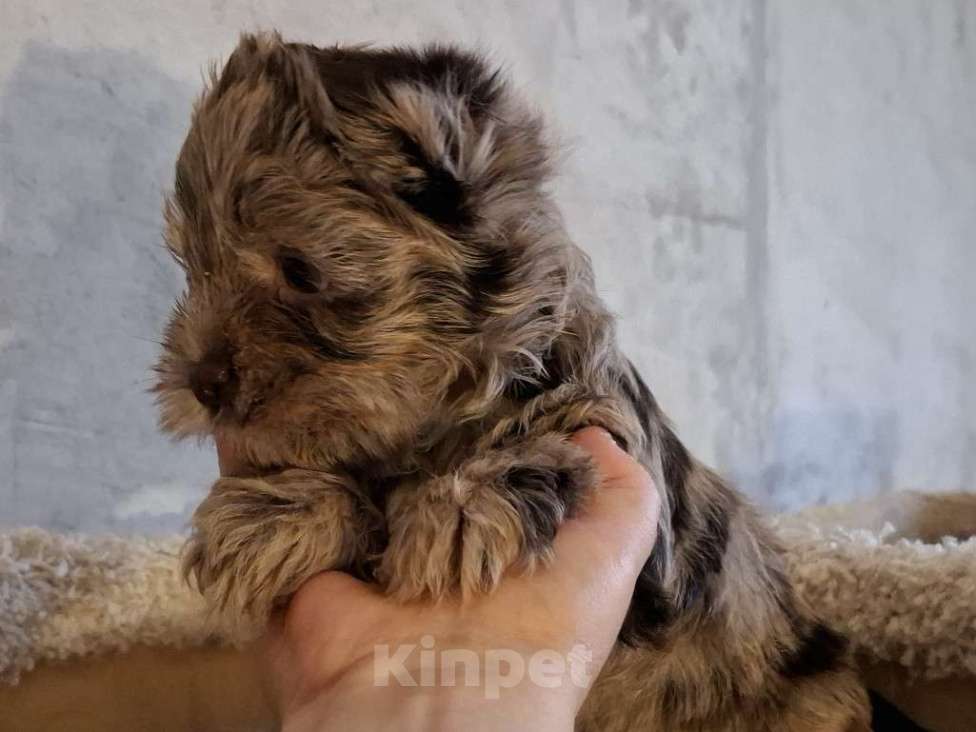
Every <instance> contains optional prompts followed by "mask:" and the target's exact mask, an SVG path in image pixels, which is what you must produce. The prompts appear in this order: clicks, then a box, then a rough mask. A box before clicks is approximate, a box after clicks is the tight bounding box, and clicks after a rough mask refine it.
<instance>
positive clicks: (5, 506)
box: [0, 0, 976, 531]
mask: <svg viewBox="0 0 976 732" xmlns="http://www.w3.org/2000/svg"><path fill="white" fill-rule="evenodd" d="M0 12H2V17H0V207H2V208H0V476H2V478H0V526H11V525H19V524H27V523H30V524H41V525H44V526H49V527H56V528H60V529H82V530H116V531H130V530H140V531H141V530H151V531H164V530H173V529H179V528H180V527H182V526H183V525H184V523H185V520H186V516H187V512H188V511H189V510H190V509H191V507H192V505H193V503H194V502H195V500H196V499H197V498H198V497H199V496H200V495H201V494H202V492H203V491H204V490H205V488H206V486H207V484H208V482H209V481H210V480H211V478H212V477H213V475H214V472H215V467H214V460H213V457H212V455H211V451H210V449H209V448H207V447H202V448H201V447H198V446H194V445H172V444H169V443H168V442H167V441H166V440H165V439H164V438H162V437H161V436H159V435H158V434H157V432H156V430H155V426H154V418H155V415H154V411H153V408H152V404H151V399H150V397H149V396H148V395H147V394H146V393H145V387H147V386H148V385H149V384H150V383H151V377H150V375H149V373H148V368H149V366H150V364H151V363H152V361H153V359H154V355H155V352H156V346H155V344H154V343H153V339H154V337H155V336H156V334H157V332H158V330H159V328H160V325H161V323H162V321H163V319H164V316H165V313H166V311H167V308H168V305H169V302H170V300H171V298H172V297H173V296H174V295H175V294H176V292H177V291H178V289H179V287H180V276H179V275H178V273H177V272H176V271H175V269H174V266H173V265H172V264H171V263H170V262H169V260H168V258H167V257H166V255H165V254H164V252H163V251H162V249H161V247H160V235H159V231H160V215H159V209H160V206H159V202H160V197H161V191H162V189H163V188H164V187H165V186H166V185H167V184H168V181H169V178H170V174H171V167H172V162H173V159H174V157H175V154H176V151H177V148H178V145H179V143H180V139H181V136H182V133H183V130H184V128H185V125H186V123H187V119H188V113H189V108H190V104H191V100H192V99H193V97H194V95H195V93H196V92H197V90H198V89H199V86H200V69H201V67H203V66H204V65H205V64H206V63H207V61H208V59H212V58H214V57H219V56H221V55H222V54H226V53H227V52H228V51H229V49H230V48H231V47H232V46H233V44H234V42H235V38H236V35H237V33H238V31H239V30H240V29H242V28H255V27H269V26H277V27H279V28H281V29H282V30H283V31H284V32H285V34H286V35H289V36H293V37H295V36H297V37H301V38H304V39H308V40H313V41H318V42H335V41H360V40H364V39H367V40H375V41H378V42H392V41H396V42H411V41H415V40H425V39H426V40H433V39H444V40H446V39H451V40H457V41H463V42H467V43H475V44H480V45H482V46H483V47H485V48H489V49H492V50H493V51H494V52H495V54H496V56H497V57H498V58H499V59H503V60H505V61H506V62H507V63H508V64H509V66H510V68H511V70H512V72H513V74H514V76H515V77H516V78H517V79H518V80H519V81H520V82H521V84H522V85H523V86H524V88H525V89H526V90H527V91H528V92H529V94H530V95H531V96H532V97H533V98H534V99H536V100H537V101H538V103H539V104H540V105H541V106H542V107H543V108H545V109H546V110H548V111H549V112H550V113H551V116H552V119H553V120H554V122H555V124H556V127H557V129H558V130H559V132H560V133H561V135H562V137H563V139H564V140H565V141H566V142H567V148H568V150H569V154H568V156H567V161H566V165H565V176H564V178H563V179H562V182H561V184H560V188H559V195H560V198H561V200H562V201H563V202H564V204H565V209H566V214H567V218H568V220H569V224H570V226H571V228H572V230H573V232H574V234H575V236H576V237H577V239H578V240H579V241H580V242H581V243H582V244H583V245H584V246H585V248H587V249H588V250H589V251H590V252H591V254H592V255H593V258H594V260H595V263H596V267H597V270H598V275H599V278H600V283H601V287H602V289H603V291H604V292H605V293H606V296H607V299H608V300H609V302H610V303H611V305H612V307H613V308H614V309H615V310H616V311H617V312H618V313H619V314H620V316H621V317H622V325H621V330H622V337H623V340H624V341H625V343H626V345H627V347H628V349H629V351H630V352H631V354H632V355H633V357H634V358H635V360H636V361H637V362H638V363H639V365H640V366H641V367H642V369H643V371H644V373H645V375H646V377H647V379H648V381H649V383H650V384H651V386H652V388H653V389H654V391H655V392H656V394H657V395H658V397H659V399H660V400H661V401H662V403H663V404H664V406H665V407H666V408H667V409H668V410H669V411H670V413H671V414H672V415H673V417H674V418H675V421H676V422H677V423H678V425H679V431H680V433H681V434H682V435H683V436H684V438H685V439H686V441H687V442H688V443H689V444H690V445H691V446H692V447H693V448H694V449H695V450H696V451H697V452H698V453H699V454H700V455H701V456H702V457H704V458H706V459H707V460H709V461H711V462H713V463H714V464H716V465H717V466H718V467H719V468H721V469H722V470H723V471H724V472H726V473H727V474H729V475H731V476H732V477H734V478H735V479H736V480H737V481H738V482H739V483H740V485H741V487H742V488H743V489H744V490H745V491H747V492H748V493H749V494H751V495H752V496H753V497H754V498H755V499H756V500H757V501H758V502H760V503H762V504H764V505H766V506H768V507H771V508H776V509H782V508H790V507H797V506H801V505H805V504H808V503H814V502H819V501H825V500H838V499H846V498H850V497H853V496H857V495H865V494H870V493H873V492H875V491H882V490H895V489H900V488H908V487H917V488H930V489H936V488H956V487H961V486H974V485H976V475H974V473H976V424H974V418H973V416H972V415H973V414H974V412H976V389H974V386H973V369H974V361H976V325H974V321H976V295H974V287H973V278H974V276H976V248H974V244H976V242H974V237H973V231H974V230H976V205H974V204H976V124H974V120H976V83H974V79H976V3H974V2H971V1H969V0H956V1H955V2H953V1H951V0H802V1H801V0H722V2H708V1H707V0H685V1H680V0H673V1H671V2H668V1H666V0H643V1H641V0H631V1H630V2H628V3H624V2H596V1H595V0H575V1H574V0H562V2H531V3H530V2H525V3H510V2H489V3H486V2H484V0H472V1H467V0H454V1H446V0H445V1H443V2H441V1H439V2H433V1H431V2H419V1H418V0H409V1H407V0H394V1H389V0H388V1H387V2H383V3H379V2H365V1H362V2H356V1H354V0H343V1H342V2H338V1H334V2H330V1H319V2H310V1H305V2H294V1H289V2H284V1H271V0H268V1H265V2H259V1H258V0H253V1H251V2H227V1H223V0H211V2H209V3H201V2H197V1H196V0H170V1H169V2H166V3H153V2H149V1H148V0H133V1H132V2H127V3H117V2H107V1H106V0H91V1H90V2H85V3H72V4H65V3H63V2H58V1H57V0H30V1H29V2H28V0H5V2H3V3H0Z"/></svg>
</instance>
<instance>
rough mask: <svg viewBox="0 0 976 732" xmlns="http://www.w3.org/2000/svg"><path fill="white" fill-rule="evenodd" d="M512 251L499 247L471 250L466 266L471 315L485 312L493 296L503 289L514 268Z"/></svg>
mask: <svg viewBox="0 0 976 732" xmlns="http://www.w3.org/2000/svg"><path fill="white" fill-rule="evenodd" d="M512 256H513V255H512V252H511V251H508V250H506V249H503V248H501V247H495V248H491V249H486V248H481V249H479V251H477V252H473V253H472V256H471V260H472V264H471V266H470V267H469V268H468V271H467V278H468V302H467V307H468V310H469V311H470V312H471V314H472V315H474V316H475V317H481V316H483V315H484V314H485V312H486V311H487V310H488V308H490V307H491V304H492V303H493V302H494V299H495V296H496V295H498V294H499V293H501V292H503V291H504V290H505V287H506V286H507V285H508V283H509V282H510V280H511V277H512V272H513V270H514V269H515V262H514V261H513V259H512Z"/></svg>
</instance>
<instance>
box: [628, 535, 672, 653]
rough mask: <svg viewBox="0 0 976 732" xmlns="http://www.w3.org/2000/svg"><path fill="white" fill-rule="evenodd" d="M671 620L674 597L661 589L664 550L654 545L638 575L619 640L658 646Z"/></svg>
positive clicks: (634, 644)
mask: <svg viewBox="0 0 976 732" xmlns="http://www.w3.org/2000/svg"><path fill="white" fill-rule="evenodd" d="M673 621H674V600H673V599H672V597H671V596H670V595H669V594H668V592H667V591H666V590H665V589H664V552H663V551H660V550H659V549H657V548H655V549H654V551H653V552H651V557H650V559H648V560H647V564H645V565H644V569H642V570H641V573H640V574H639V575H638V576H637V584H636V585H635V587H634V596H633V598H632V599H631V601H630V607H629V608H628V610H627V616H626V617H625V618H624V623H623V627H622V628H621V629H620V641H621V642H622V643H624V644H626V645H628V646H631V647H636V646H641V645H651V646H655V647H660V646H661V645H662V644H663V643H664V640H665V634H666V633H667V629H668V627H670V625H671V623H672V622H673Z"/></svg>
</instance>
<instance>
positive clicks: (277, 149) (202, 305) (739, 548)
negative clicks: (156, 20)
mask: <svg viewBox="0 0 976 732" xmlns="http://www.w3.org/2000/svg"><path fill="white" fill-rule="evenodd" d="M550 173H551V159H550V150H549V147H548V146H547V144H546V140H545V137H544V133H543V128H542V125H541V123H540V120H539V119H538V117H537V116H535V115H534V114H533V113H532V112H531V111H530V110H529V109H528V107H527V106H525V105H524V104H522V103H521V102H520V100H519V99H518V98H517V97H516V96H515V95H514V94H513V93H512V91H511V90H510V89H508V88H507V87H506V85H505V83H504V82H503V80H502V79H501V78H500V77H499V75H498V73H497V72H494V71H492V70H491V69H489V68H488V67H487V66H486V65H485V63H484V62H483V61H482V60H480V59H479V58H477V57H476V56H473V55H471V54H469V53H465V52H463V51H459V50H456V49H453V48H448V47H439V46H434V47H430V48H425V49H423V50H417V51H415V50H406V49H388V50H371V49H366V48H360V47H352V48H324V49H323V48H316V47H313V46H308V45H302V44H294V43H284V42H283V41H282V40H281V38H280V37H278V36H277V35H258V36H244V37H243V39H242V40H241V43H240V45H239V46H238V48H237V49H236V50H235V51H234V53H233V54H232V56H231V57H230V59H229V61H228V62H227V64H226V66H225V67H224V69H223V70H222V71H221V72H220V73H219V75H218V74H215V75H214V78H213V80H212V83H211V84H210V86H209V88H208V89H207V90H206V92H205V93H204V95H203V97H202V98H201V99H200V101H199V102H198V104H197V105H196V108H195V110H194V114H193V120H192V125H191V127H190V131H189V134H188V136H187V139H186V142H185V144H184V146H183V149H182V152H181V153H180V157H179V161H178V162H177V165H176V181H175V189H174V192H173V195H172V197H171V198H170V200H169V201H168V204H167V207H166V220H167V241H168V244H169V247H170V249H171V250H172V252H173V255H174V256H175V257H176V259H177V261H178V262H179V263H180V264H181V265H182V267H183V268H184V269H185V271H186V277H187V287H186V292H185V293H184V295H183V296H182V297H181V298H180V300H179V301H178V303H177V304H176V308H175V311H174V313H173V316H172V319H171V321H170V323H169V325H168V327H167V329H166V333H165V342H164V351H163V354H162V357H161V359H160V362H159V364H158V367H157V368H158V373H159V383H158V387H157V390H158V398H159V403H160V406H161V410H162V424H163V426H164V427H165V428H166V429H167V430H169V431H170V432H171V433H173V434H175V435H178V436H184V435H213V436H215V437H216V439H217V441H218V444H219V445H220V446H221V447H222V448H225V449H226V450H227V451H229V452H232V453H234V454H238V455H243V456H245V458H246V460H247V462H248V464H249V466H250V467H249V470H248V472H249V473H250V474H249V475H241V476H240V477H225V478H222V479H220V480H218V481H217V482H216V484H214V486H213V488H212V489H211V491H210V494H209V496H208V497H207V498H206V500H205V501H204V502H203V504H202V505H201V506H200V507H199V509H198V510H197V511H196V514H195V516H194V518H193V535H192V537H191V538H190V542H189V545H188V549H187V553H186V565H185V566H186V571H187V572H188V574H189V575H192V577H193V578H194V580H195V582H196V584H197V586H198V587H199V589H200V591H202V592H203V594H204V595H205V597H206V598H207V600H208V601H209V603H210V604H211V606H212V607H213V608H214V609H215V610H216V611H218V612H219V613H220V614H221V615H222V616H224V617H225V618H227V619H230V620H233V621H235V622H238V623H244V624H249V625H251V626H254V625H257V626H260V624H261V623H262V622H263V621H264V620H265V619H266V618H267V616H268V615H269V613H270V612H271V611H272V610H273V609H274V608H275V606H277V605H279V604H281V603H283V602H285V601H287V599H288V597H289V596H290V595H291V594H292V593H294V592H295V590H296V589H297V588H298V587H299V586H300V585H301V584H302V582H303V581H304V580H306V579H307V578H308V577H309V576H310V575H312V574H314V573H316V572H319V571H321V570H325V569H336V568H341V569H345V570H347V571H351V572H353V573H355V574H356V575H357V576H360V577H366V578H370V579H372V580H375V581H377V582H379V583H381V584H382V586H383V587H385V588H386V590H387V591H388V592H389V593H390V594H391V595H393V596H394V597H396V598H400V599H402V600H404V601H408V600H415V599H428V600H430V599H437V598H439V597H442V596H445V595H448V594H452V593H460V594H461V595H462V596H464V595H473V594H477V593H486V592H491V590H492V589H493V588H494V587H495V586H496V585H497V584H498V582H499V581H500V579H501V577H502V575H503V574H504V573H505V571H506V570H508V569H509V568H517V569H521V570H523V571H530V570H531V569H532V568H533V567H534V566H537V565H538V564H539V563H540V562H545V560H546V558H547V557H548V556H549V552H550V548H551V544H552V540H553V537H554V535H555V533H556V532H557V530H558V529H559V525H560V523H561V522H562V521H563V520H564V519H565V518H566V517H567V516H570V515H572V513H573V512H574V511H575V510H577V508H578V507H579V506H580V505H581V503H582V502H583V501H584V500H585V497H586V494H587V492H588V491H590V490H593V489H594V472H593V470H592V469H591V465H590V463H589V461H588V459H587V458H586V456H585V455H584V454H583V453H582V452H581V451H580V450H579V449H578V448H577V447H575V446H574V445H573V444H571V443H570V442H568V441H567V436H568V435H569V434H570V433H572V432H573V431H575V430H577V429H580V428H581V427H584V426H586V425H600V426H603V427H605V428H606V429H607V430H609V431H610V432H611V433H612V434H613V435H614V436H615V437H616V438H617V439H618V440H619V441H620V442H621V444H623V445H624V446H625V447H626V449H627V450H628V451H629V452H630V453H631V454H632V455H634V456H636V457H637V458H638V459H639V460H640V462H641V463H642V464H643V465H644V466H645V468H646V469H647V470H648V471H649V472H650V474H651V475H652V476H653V478H654V480H655V481H656V484H657V485H658V486H659V488H660V490H661V492H662V500H663V504H664V510H663V512H662V518H661V526H660V530H659V539H658V542H657V546H656V548H655V550H654V553H653V555H652V557H651V559H650V560H649V562H648V564H647V566H646V568H645V570H644V572H643V574H642V575H641V577H640V580H639V583H638V585H637V588H636V592H635V595H634V599H633V604H632V607H631V611H630V613H629V616H628V618H627V621H626V624H625V627H624V628H623V631H622V634H621V643H620V644H619V646H618V648H617V650H616V651H615V653H614V655H613V657H612V658H611V660H610V661H609V663H608V664H607V666H606V668H605V669H604V671H603V673H602V675H601V678H600V679H599V680H598V681H597V683H596V686H595V688H594V689H593V691H592V694H591V696H590V698H589V699H588V701H587V703H586V705H585V706H584V708H583V710H582V711H581V714H580V717H579V726H580V728H581V729H586V730H634V729H661V730H665V729H666V730H689V731H690V730H729V731H733V730H735V731H741V732H746V731H748V732H760V731H763V730H765V731H768V732H790V731H792V732H799V731H804V732H805V731H810V732H813V731H814V730H816V731H817V732H823V731H824V730H831V731H834V730H835V731H836V732H847V731H850V730H864V729H868V728H869V722H868V718H869V716H870V715H869V711H868V707H867V699H866V695H865V694H864V691H863V689H862V688H861V686H860V685H859V683H858V681H857V680H856V678H855V676H854V674H853V672H852V671H851V667H850V661H849V658H848V653H847V650H846V646H845V642H844V640H843V639H842V638H840V637H839V636H838V635H837V634H835V633H834V632H833V631H831V630H830V629H829V628H827V627H825V626H824V625H823V624H822V623H821V622H819V620H818V619H817V617H816V615H815V614H814V613H813V612H812V610H811V609H810V608H809V607H807V606H805V605H804V604H803V603H802V602H801V600H800V599H799V598H798V597H797V596H796V595H795V593H794V592H793V591H792V589H791V587H790V585H789V582H788V581H787V580H786V578H785V575H784V571H783V566H782V561H781V557H780V552H779V549H778V548H777V546H776V544H775V542H774V541H773V539H772V538H771V536H770V534H769V533H768V532H767V530H766V529H765V528H763V526H762V524H761V523H760V521H759V520H758V519H757V517H756V515H755V514H754V513H753V510H752V509H751V508H750V507H749V506H748V505H747V504H746V503H745V502H744V501H743V500H742V499H741V498H740V497H739V496H738V495H736V494H735V493H734V492H733V491H732V490H731V489H730V488H729V487H727V486H726V485H725V484H724V483H723V482H722V480H721V479H720V478H719V477H718V476H716V475H715V474H714V473H712V472H711V471H709V470H708V469H707V468H706V467H704V466H703V465H701V464H700V463H698V462H697V461H695V459H694V458H693V457H692V456H691V455H689V453H688V451H687V450H686V449H685V448H684V446H683V445H682V444H681V442H680V441H679V440H678V438H677V437H676V436H675V434H674V432H673V431H672V430H671V428H670V427H669V425H668V423H667V421H666V419H665V418H664V416H663V415H662V413H661V411H660V409H659V408H658V406H657V404H656V402H655V401H654V398H653V397H652V396H651V393H650V392H649V391H648V389H647V387H646V386H645V385H644V383H643V382H642V381H641V378H640V376H639V375H638V374H637V372H636V371H635V370H634V368H633V366H632V365H631V364H630V363H629V362H628V361H627V359H626V358H625V357H624V356H623V355H621V353H620V352H619V351H618V350H617V346H616V344H615V340H614V330H613V322H612V319H611V317H610V315H609V314H608V313H607V311H606V309H605V308H604V306H603V305H602V304H601V302H600V301H599V299H598V298H597V296H596V293H595V290H594V286H593V281H592V276H591V271H590V265H589V262H588V260H587V258H586V256H585V255H584V254H583V253H582V252H581V251H580V250H579V249H577V247H576V246H574V245H573V243H572V242H570V241H569V239H568V238H567V235H566V232H565V230H564V228H563V225H562V223H561V221H560V217H559V214H558V212H557V211H556V209H555V208H554V205H553V202H552V200H551V198H550V196H549V194H548V193H547V191H546V188H545V186H546V183H547V180H548V179H549V177H550Z"/></svg>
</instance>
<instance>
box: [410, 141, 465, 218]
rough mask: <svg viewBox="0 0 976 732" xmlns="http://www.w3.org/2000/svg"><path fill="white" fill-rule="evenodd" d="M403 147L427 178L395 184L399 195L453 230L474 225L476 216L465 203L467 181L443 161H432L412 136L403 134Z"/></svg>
mask: <svg viewBox="0 0 976 732" xmlns="http://www.w3.org/2000/svg"><path fill="white" fill-rule="evenodd" d="M400 149H401V151H402V152H403V154H404V156H406V158H407V160H408V161H409V164H410V165H411V166H413V167H416V168H419V169H420V170H421V171H423V177H422V178H416V179H412V180H411V179H407V180H401V181H400V182H399V183H397V184H396V186H395V187H394V192H395V193H396V194H397V196H399V197H400V199H401V200H403V202H404V203H406V204H407V205H408V206H410V208H412V209H413V210H414V211H416V212H417V213H419V214H421V215H422V216H426V217H427V218H428V219H430V220H431V221H433V222H435V223H437V224H440V225H441V226H444V227H447V228H451V229H461V228H464V227H467V226H470V225H471V222H472V220H473V219H472V216H471V212H470V210H469V209H468V207H467V206H466V205H465V198H466V196H465V189H464V183H462V182H461V181H459V180H458V179H457V178H455V177H454V176H453V175H452V174H451V173H450V172H448V171H447V170H446V169H445V168H444V166H443V165H442V164H440V163H438V162H435V161H433V160H431V159H430V158H429V157H428V156H427V154H426V153H425V152H424V151H423V149H421V147H420V145H418V144H417V142H416V141H415V140H413V139H411V138H410V137H409V136H407V135H400Z"/></svg>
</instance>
